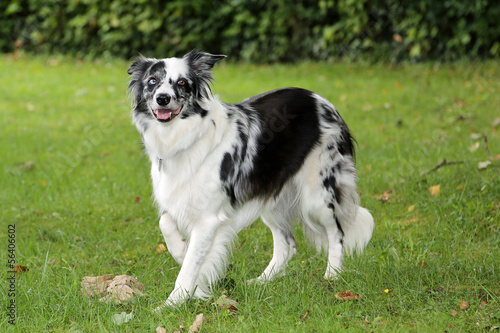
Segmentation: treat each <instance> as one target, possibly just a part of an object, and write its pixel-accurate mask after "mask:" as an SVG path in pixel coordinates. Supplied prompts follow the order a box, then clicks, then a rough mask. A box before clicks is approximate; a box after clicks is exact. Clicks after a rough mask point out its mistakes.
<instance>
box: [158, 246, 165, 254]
mask: <svg viewBox="0 0 500 333" xmlns="http://www.w3.org/2000/svg"><path fill="white" fill-rule="evenodd" d="M165 251H167V247H166V246H165V244H158V246H157V247H156V252H158V254H160V253H162V252H165Z"/></svg>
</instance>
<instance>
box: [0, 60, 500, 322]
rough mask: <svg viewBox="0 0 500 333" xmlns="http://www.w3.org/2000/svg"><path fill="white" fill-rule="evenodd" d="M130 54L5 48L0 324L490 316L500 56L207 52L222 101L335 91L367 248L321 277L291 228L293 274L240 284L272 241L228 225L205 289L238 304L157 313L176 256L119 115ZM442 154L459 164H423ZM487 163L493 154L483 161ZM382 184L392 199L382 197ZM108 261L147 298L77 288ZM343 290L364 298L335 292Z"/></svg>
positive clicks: (261, 264)
mask: <svg viewBox="0 0 500 333" xmlns="http://www.w3.org/2000/svg"><path fill="white" fill-rule="evenodd" d="M127 66H128V64H127V63H126V62H121V61H115V62H111V63H81V62H76V61H73V60H68V59H64V58H62V59H57V60H54V59H46V58H35V59H27V57H21V58H20V59H13V58H12V57H6V56H2V57H1V58H0V91H1V96H2V98H1V99H0V117H1V118H0V133H1V134H0V135H1V145H0V161H1V162H2V163H1V167H0V172H1V173H0V188H1V192H0V212H1V216H2V218H1V221H2V226H1V230H0V263H1V265H2V266H1V267H2V268H3V269H2V271H1V278H2V281H3V282H2V284H1V288H2V290H0V293H1V295H0V300H1V304H2V311H1V312H0V327H2V329H1V330H2V331H4V332H6V331H18V332H28V331H29V332H48V331H51V332H52V331H55V332H93V331H99V332H137V331H143V332H154V330H155V328H156V327H157V326H164V327H165V328H166V329H167V331H168V332H172V331H175V330H178V329H179V325H180V324H182V325H183V326H184V327H186V331H187V328H188V327H189V326H190V325H191V323H192V322H193V320H194V318H195V316H196V314H198V313H204V316H205V317H204V318H205V319H204V323H203V327H202V332H277V331H281V332H337V331H344V330H346V329H347V330H348V331H367V330H368V331H376V332H384V331H385V332H438V331H439V332H443V331H448V332H463V331H468V330H475V331H489V330H491V329H494V327H495V326H499V325H500V306H499V294H500V284H499V281H500V278H499V269H500V265H499V259H498V258H500V251H499V247H500V245H499V242H500V241H499V240H500V237H499V233H500V230H499V229H500V222H499V221H500V208H499V205H500V202H499V200H500V177H499V175H500V160H495V159H494V156H496V155H498V154H500V125H496V127H494V124H493V122H494V121H495V119H496V118H498V117H500V113H499V112H498V110H499V105H500V94H499V91H500V70H499V68H500V63H499V62H498V61H497V62H487V63H456V64H449V65H434V64H420V65H404V66H401V67H391V66H386V65H381V64H380V65H365V64H349V63H338V64H313V63H305V64H299V65H275V66H251V65H237V64H221V65H220V66H219V65H218V66H217V67H216V69H215V77H216V83H215V85H214V89H213V90H214V91H215V92H216V93H218V94H219V95H220V96H221V98H222V99H223V100H224V101H227V102H236V101H239V100H241V99H243V98H246V97H249V96H251V95H254V94H257V93H261V92H264V91H266V90H269V89H274V88H278V87H284V86H300V87H303V88H308V89H311V90H314V91H317V92H319V93H320V94H322V95H323V96H325V97H327V98H328V99H330V100H331V101H332V102H333V103H334V104H335V105H336V106H337V108H338V109H339V111H340V113H341V114H342V116H343V117H344V119H345V120H346V122H347V123H348V125H349V126H350V128H351V130H352V132H353V133H354V135H355V137H356V139H357V141H358V151H357V152H358V154H357V166H358V176H359V190H360V193H361V200H362V203H363V205H364V206H366V207H367V208H368V209H369V210H371V212H372V214H373V215H374V218H375V223H376V227H375V231H374V234H373V238H372V241H371V242H370V244H369V245H368V248H367V249H366V251H365V253H364V254H363V255H362V256H360V257H354V258H346V260H345V262H344V267H345V271H344V272H343V273H342V274H341V276H340V279H339V280H338V281H335V282H330V283H328V282H326V281H324V280H323V279H322V276H323V273H324V269H325V267H326V256H325V255H324V254H318V253H316V252H315V251H314V250H312V249H311V248H310V247H308V246H307V245H306V244H305V241H304V238H303V237H302V234H301V232H300V230H297V241H298V253H297V255H296V256H295V257H294V258H293V259H292V260H291V261H290V265H289V267H288V269H287V275H286V276H284V277H283V278H279V279H277V280H275V281H273V282H271V283H269V284H267V285H264V286H261V285H247V284H245V283H244V281H245V280H247V279H250V278H254V277H256V276H257V275H258V274H260V273H261V271H262V270H263V269H264V268H265V266H266V265H267V263H268V261H269V260H270V258H271V252H272V238H271V235H270V232H269V231H268V230H267V229H266V227H265V226H264V225H263V224H262V223H260V222H257V223H255V224H254V225H253V226H252V227H250V228H249V229H248V230H245V231H243V232H242V233H241V234H240V237H239V241H238V243H237V244H236V247H237V248H238V249H237V250H236V251H235V253H234V256H233V258H232V260H231V262H232V268H231V269H230V271H229V272H228V274H227V277H226V279H225V280H224V281H222V282H221V284H220V285H219V286H217V287H216V289H215V295H216V296H215V297H218V296H220V295H221V294H222V293H223V292H224V293H226V294H227V295H228V296H229V297H230V298H232V299H235V300H237V301H238V302H239V306H238V311H237V312H236V313H230V312H229V311H228V310H221V309H217V307H215V306H214V305H212V302H211V301H208V302H201V301H192V302H189V303H188V304H186V305H184V306H182V307H181V308H180V309H176V310H170V311H165V312H164V313H163V314H162V315H161V316H158V315H153V314H152V313H151V311H150V310H151V309H153V308H154V307H156V306H158V305H160V304H161V303H162V301H164V300H165V299H166V297H167V296H168V294H169V293H170V291H171V290H172V287H173V283H174V281H175V278H176V275H177V273H178V271H179V267H178V265H177V264H176V263H175V262H174V260H173V259H172V258H171V257H170V255H169V254H168V253H167V252H165V253H162V254H160V255H159V254H157V253H156V251H155V248H156V246H157V245H158V244H160V243H162V242H163V239H162V236H161V233H160V230H159V227H158V217H157V216H156V211H155V209H154V207H153V205H152V200H151V185H150V178H149V162H148V160H147V158H146V156H145V155H144V153H143V152H142V148H141V145H140V137H139V134H138V133H137V132H136V130H135V128H134V127H133V125H132V124H131V120H130V115H129V109H130V107H129V102H128V101H127V100H126V93H125V92H126V87H127V83H128V77H127V75H126V69H127ZM476 134H479V135H481V136H480V137H477V135H476ZM483 134H484V135H486V137H487V139H488V147H489V152H490V155H488V154H487V152H486V149H485V146H484V142H483V138H482V135H483ZM476 142H479V147H478V148H477V149H476V150H474V149H472V150H474V151H472V152H471V149H470V148H471V146H472V147H474V145H475V144H476ZM444 158H446V159H447V160H448V161H460V163H457V164H451V165H445V166H443V167H441V168H439V169H437V170H434V171H431V172H429V173H427V174H426V175H424V176H420V173H421V172H424V171H426V170H429V169H431V168H432V167H433V166H434V165H436V164H437V163H438V162H440V161H441V160H443V159H444ZM486 160H491V161H492V164H491V165H490V166H489V167H488V168H486V169H482V170H480V169H479V168H478V162H482V161H486ZM437 184H441V192H440V194H439V195H438V196H436V197H432V196H430V195H429V191H428V188H429V187H430V186H433V185H437ZM386 190H390V191H392V192H390V201H388V202H384V201H381V200H379V199H377V196H380V195H381V194H382V193H383V192H384V191H386ZM136 197H137V198H136ZM139 198H140V200H138V199H139ZM137 201H138V202H137ZM410 206H414V209H413V210H411V209H410V210H411V211H409V207H410ZM8 224H15V225H16V258H17V260H18V264H21V265H23V266H27V267H28V268H29V272H25V273H22V274H20V275H18V276H17V277H16V304H17V318H16V325H15V326H12V325H9V324H8V323H7V321H8V317H7V313H6V310H5V307H6V304H7V302H8V301H9V299H10V298H9V297H8V296H7V295H8V284H7V282H6V280H5V278H6V277H7V276H8V273H7V271H8V266H7V260H8V254H9V253H8V251H7V250H8V248H7V246H8V240H7V225H8ZM109 273H112V274H128V275H131V276H134V277H136V278H137V279H138V280H139V281H140V282H142V283H143V284H144V285H145V286H146V291H145V296H143V297H139V298H136V299H135V300H134V301H133V302H130V303H128V304H125V305H115V304H106V303H100V302H99V301H98V300H97V299H87V298H85V297H83V296H82V295H81V294H80V282H81V280H82V278H83V277H84V276H97V275H105V274H109ZM343 290H349V291H352V292H354V293H355V294H359V295H363V298H362V299H361V300H357V301H352V302H345V301H339V300H336V299H335V297H334V295H335V293H337V292H340V291H343ZM385 290H388V292H385ZM461 301H466V302H468V303H469V304H470V306H469V308H468V309H467V310H465V311H461V310H460V308H459V302H461ZM454 310H455V311H457V312H458V313H457V314H456V315H452V311H454ZM122 311H125V312H127V313H130V312H131V311H132V312H133V314H134V318H133V319H132V320H131V321H129V322H128V323H126V324H123V325H121V326H116V325H115V324H113V322H112V319H111V318H112V315H113V314H117V313H120V312H122Z"/></svg>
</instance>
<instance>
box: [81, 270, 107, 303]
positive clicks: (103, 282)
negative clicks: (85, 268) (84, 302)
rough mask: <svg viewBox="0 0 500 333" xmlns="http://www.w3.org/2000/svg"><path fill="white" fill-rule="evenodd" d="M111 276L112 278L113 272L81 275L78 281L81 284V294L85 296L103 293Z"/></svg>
mask: <svg viewBox="0 0 500 333" xmlns="http://www.w3.org/2000/svg"><path fill="white" fill-rule="evenodd" d="M111 278H113V274H108V275H102V276H85V277H83V280H82V282H81V283H80V285H81V286H82V289H81V292H82V294H84V295H85V296H87V297H92V296H96V295H101V294H104V292H105V291H106V288H107V287H108V285H109V283H111V281H109V280H110V279H111Z"/></svg>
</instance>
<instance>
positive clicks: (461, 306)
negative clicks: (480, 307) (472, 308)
mask: <svg viewBox="0 0 500 333" xmlns="http://www.w3.org/2000/svg"><path fill="white" fill-rule="evenodd" d="M458 305H459V306H460V310H462V311H465V310H467V308H468V307H469V303H467V302H465V301H462V302H460V303H458Z"/></svg>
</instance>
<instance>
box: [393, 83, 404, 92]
mask: <svg viewBox="0 0 500 333" xmlns="http://www.w3.org/2000/svg"><path fill="white" fill-rule="evenodd" d="M394 86H395V87H396V89H399V90H400V89H401V88H403V86H402V85H401V83H399V81H396V82H395V83H394Z"/></svg>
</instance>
